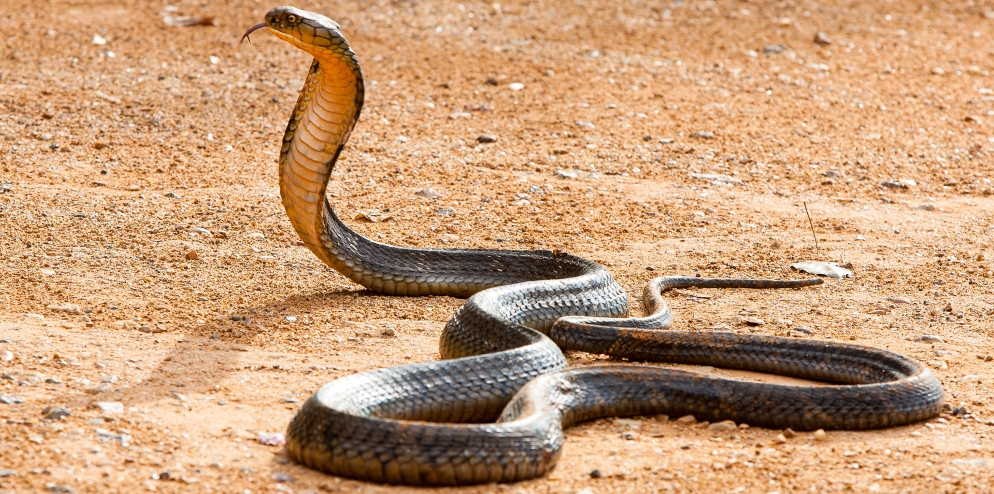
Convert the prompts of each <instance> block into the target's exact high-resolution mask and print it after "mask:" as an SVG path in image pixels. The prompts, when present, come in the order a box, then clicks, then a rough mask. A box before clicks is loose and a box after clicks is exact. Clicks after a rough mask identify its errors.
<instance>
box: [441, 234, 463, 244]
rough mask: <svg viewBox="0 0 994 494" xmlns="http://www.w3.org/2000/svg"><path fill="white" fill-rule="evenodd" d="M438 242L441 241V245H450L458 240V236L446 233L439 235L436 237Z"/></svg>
mask: <svg viewBox="0 0 994 494" xmlns="http://www.w3.org/2000/svg"><path fill="white" fill-rule="evenodd" d="M438 240H439V241H441V242H442V243H443V244H451V243H452V242H455V241H457V240H459V236H458V235H453V234H451V233H446V234H443V235H440V236H439V237H438Z"/></svg>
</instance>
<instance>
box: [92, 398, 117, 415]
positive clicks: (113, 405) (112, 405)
mask: <svg viewBox="0 0 994 494" xmlns="http://www.w3.org/2000/svg"><path fill="white" fill-rule="evenodd" d="M93 406H94V407H95V408H99V409H100V411H102V412H104V413H108V414H120V413H124V404H123V403H121V402H119V401H98V402H96V403H94V404H93Z"/></svg>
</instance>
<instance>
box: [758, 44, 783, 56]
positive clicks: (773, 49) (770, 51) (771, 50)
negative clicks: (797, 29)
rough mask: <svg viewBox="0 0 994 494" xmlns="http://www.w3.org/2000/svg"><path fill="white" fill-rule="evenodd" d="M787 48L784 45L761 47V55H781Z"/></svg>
mask: <svg viewBox="0 0 994 494" xmlns="http://www.w3.org/2000/svg"><path fill="white" fill-rule="evenodd" d="M786 49H787V47H786V46H784V45H766V46H764V47H763V53H765V54H767V55H776V54H778V53H782V52H783V51H784V50H786Z"/></svg>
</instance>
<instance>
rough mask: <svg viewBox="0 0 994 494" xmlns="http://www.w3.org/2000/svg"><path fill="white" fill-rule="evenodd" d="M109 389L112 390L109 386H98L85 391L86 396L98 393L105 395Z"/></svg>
mask: <svg viewBox="0 0 994 494" xmlns="http://www.w3.org/2000/svg"><path fill="white" fill-rule="evenodd" d="M111 389H113V388H112V387H111V385H110V384H101V385H100V386H96V387H93V388H89V389H87V390H86V394H91V395H98V394H100V393H106V392H108V391H110V390H111Z"/></svg>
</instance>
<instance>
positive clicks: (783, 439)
mask: <svg viewBox="0 0 994 494" xmlns="http://www.w3.org/2000/svg"><path fill="white" fill-rule="evenodd" d="M773 442H775V443H777V444H786V443H787V437H786V436H784V435H783V434H777V437H774V438H773Z"/></svg>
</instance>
